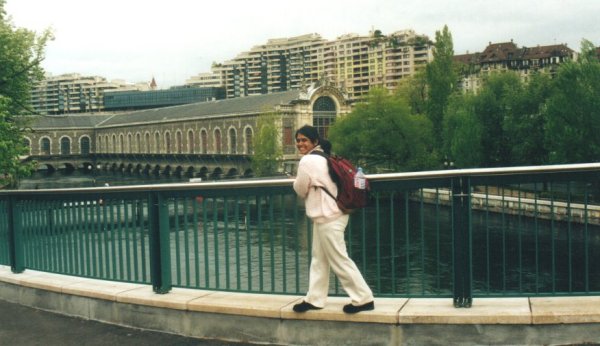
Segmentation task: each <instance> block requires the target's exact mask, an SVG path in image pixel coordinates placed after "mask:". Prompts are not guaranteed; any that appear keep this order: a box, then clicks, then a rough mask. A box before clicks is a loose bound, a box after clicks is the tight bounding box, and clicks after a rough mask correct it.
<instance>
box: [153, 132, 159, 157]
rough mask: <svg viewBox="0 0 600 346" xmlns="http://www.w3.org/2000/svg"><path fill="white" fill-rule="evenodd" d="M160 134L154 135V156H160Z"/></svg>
mask: <svg viewBox="0 0 600 346" xmlns="http://www.w3.org/2000/svg"><path fill="white" fill-rule="evenodd" d="M160 147H161V145H160V133H158V132H155V133H154V153H155V154H160Z"/></svg>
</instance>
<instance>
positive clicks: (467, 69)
mask: <svg viewBox="0 0 600 346" xmlns="http://www.w3.org/2000/svg"><path fill="white" fill-rule="evenodd" d="M576 59H577V53H576V52H575V51H573V50H572V49H570V48H569V47H567V45H565V44H558V45H550V46H537V47H532V48H528V47H521V48H519V47H517V45H516V44H515V43H514V42H513V41H512V40H511V41H510V42H504V43H493V44H492V43H491V42H490V44H489V45H488V46H487V47H486V48H485V50H484V51H483V52H482V53H473V54H462V55H455V56H454V61H455V62H458V63H460V64H461V73H462V76H461V81H460V87H461V88H462V90H463V91H465V92H475V93H476V92H477V91H478V90H479V88H481V83H482V77H484V76H485V75H487V74H489V73H492V72H498V71H515V72H518V73H519V75H520V76H521V78H522V80H523V81H525V82H527V81H528V80H529V75H530V74H531V73H533V72H538V71H539V72H542V73H549V74H552V75H553V74H554V73H556V71H557V68H558V66H559V65H560V64H562V63H565V62H566V61H570V60H576Z"/></svg>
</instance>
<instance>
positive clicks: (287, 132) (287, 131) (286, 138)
mask: <svg viewBox="0 0 600 346" xmlns="http://www.w3.org/2000/svg"><path fill="white" fill-rule="evenodd" d="M283 145H294V139H293V138H292V127H291V126H285V127H284V128H283Z"/></svg>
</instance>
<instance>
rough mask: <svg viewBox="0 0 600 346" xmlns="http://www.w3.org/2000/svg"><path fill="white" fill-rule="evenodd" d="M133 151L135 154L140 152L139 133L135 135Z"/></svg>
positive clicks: (140, 137)
mask: <svg viewBox="0 0 600 346" xmlns="http://www.w3.org/2000/svg"><path fill="white" fill-rule="evenodd" d="M135 150H136V152H137V153H141V152H142V135H141V134H140V133H139V132H138V133H136V134H135Z"/></svg>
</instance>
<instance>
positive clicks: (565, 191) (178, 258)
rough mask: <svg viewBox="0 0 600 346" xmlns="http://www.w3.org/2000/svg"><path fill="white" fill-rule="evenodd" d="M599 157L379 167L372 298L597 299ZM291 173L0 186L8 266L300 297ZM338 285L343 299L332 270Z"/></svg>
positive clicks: (306, 248)
mask: <svg viewBox="0 0 600 346" xmlns="http://www.w3.org/2000/svg"><path fill="white" fill-rule="evenodd" d="M599 174H600V164H581V165H561V166H543V167H515V168H503V169H472V170H452V171H432V172H419V173H398V174H381V175H371V176H369V178H370V179H371V181H372V184H371V186H372V193H371V196H372V200H371V204H370V206H369V207H367V208H365V209H362V210H360V211H357V212H355V213H353V214H352V215H351V219H350V224H349V226H348V228H347V231H346V238H347V244H348V249H349V253H350V255H351V257H352V258H353V259H354V260H355V262H356V263H357V265H358V266H359V268H360V269H361V271H362V272H363V274H364V275H365V277H366V279H367V282H368V283H369V284H370V285H371V287H372V288H373V290H374V292H375V294H376V295H377V296H380V297H381V296H387V297H426V296H429V297H448V298H452V299H454V304H455V306H457V307H469V306H470V305H471V302H472V299H473V297H480V296H524V295H526V296H531V295H539V296H543V295H589V294H599V293H600V268H599V267H598V266H595V265H593V264H594V263H597V262H598V261H599V260H600V207H599V205H600V201H599V196H600V189H599V188H598V185H599V181H600V180H599V179H598V178H599ZM291 184H292V180H290V179H279V180H248V181H241V180H240V181H235V182H231V181H230V182H209V183H199V184H191V183H184V184H165V185H144V186H125V187H106V188H80V189H60V190H58V189H55V190H21V191H0V264H4V265H10V266H11V268H12V270H13V272H16V273H19V272H22V271H23V270H25V269H35V270H41V271H47V272H53V273H61V274H67V275H75V276H82V277H91V278H98V279H105V280H115V281H125V282H136V283H145V284H151V285H152V286H153V287H154V290H155V291H156V292H157V293H165V292H168V291H169V290H170V289H171V288H172V287H173V286H177V287H188V288H201V289H211V290H226V291H241V292H262V293H274V294H303V293H304V292H305V291H306V289H307V281H308V269H309V264H310V244H311V241H312V239H311V224H310V222H309V220H307V218H306V217H305V215H304V209H303V203H302V201H301V200H299V199H298V198H297V197H296V196H295V194H294V192H293V190H292V187H291ZM330 291H331V293H332V294H343V290H342V288H341V286H340V285H339V284H338V282H337V281H336V280H335V278H334V277H333V276H332V279H331V285H330Z"/></svg>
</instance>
